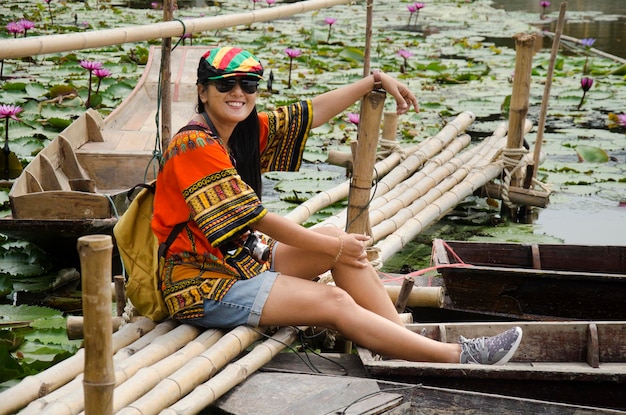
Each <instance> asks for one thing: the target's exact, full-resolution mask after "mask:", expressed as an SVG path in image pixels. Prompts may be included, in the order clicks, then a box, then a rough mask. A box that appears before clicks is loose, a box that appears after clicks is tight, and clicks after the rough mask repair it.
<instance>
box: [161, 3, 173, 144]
mask: <svg viewBox="0 0 626 415" xmlns="http://www.w3.org/2000/svg"><path fill="white" fill-rule="evenodd" d="M174 4H175V0H165V1H164V2H163V21H164V22H171V21H172V19H173V17H174ZM171 50H172V38H171V37H164V38H163V39H161V76H160V79H159V81H160V85H159V88H160V90H161V99H160V102H159V104H160V106H161V114H160V118H161V146H162V148H163V150H165V149H166V148H167V146H168V144H169V142H170V138H171V134H172V100H171V92H170V91H171V88H170V80H171V78H172V68H171V57H172V56H171ZM158 116H159V114H157V117H158Z"/></svg>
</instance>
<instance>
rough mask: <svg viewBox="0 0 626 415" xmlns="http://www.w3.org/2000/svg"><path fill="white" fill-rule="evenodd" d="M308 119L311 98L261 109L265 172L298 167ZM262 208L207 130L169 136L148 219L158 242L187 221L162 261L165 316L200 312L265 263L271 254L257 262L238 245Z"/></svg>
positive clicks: (181, 316)
mask: <svg viewBox="0 0 626 415" xmlns="http://www.w3.org/2000/svg"><path fill="white" fill-rule="evenodd" d="M311 120H312V107H311V102H310V101H302V102H298V103H294V104H291V105H288V106H283V107H279V108H277V109H276V110H275V111H269V112H261V113H259V124H260V149H261V169H262V171H263V172H265V171H272V170H275V171H276V170H279V171H294V170H297V169H299V168H300V164H301V162H302V154H303V152H304V148H305V144H306V139H307V138H308V133H309V131H310V128H311ZM266 213H267V210H266V209H265V207H263V205H262V204H261V201H260V200H259V198H258V197H257V196H256V194H255V193H254V190H252V188H251V187H250V186H248V185H247V184H246V183H245V182H244V181H243V180H242V179H241V177H240V176H239V175H238V174H237V170H236V169H235V167H234V166H233V163H232V161H231V158H230V156H229V154H228V153H227V152H226V149H225V148H224V147H223V146H222V145H221V143H220V141H219V138H218V137H216V136H215V135H213V133H212V132H210V131H208V130H205V129H201V127H198V128H197V129H196V128H184V129H181V131H179V132H178V133H177V134H176V135H175V136H174V137H173V138H172V140H171V141H170V144H169V146H168V148H167V149H166V151H165V152H164V154H163V159H162V161H161V168H160V171H159V175H158V177H157V187H156V193H155V199H154V216H153V219H152V230H153V231H154V233H155V235H156V236H157V239H158V240H159V243H161V242H163V241H165V240H166V239H167V237H168V235H169V234H170V232H171V230H172V228H173V227H174V226H175V225H176V224H178V223H181V222H187V226H185V228H184V229H183V230H182V232H180V234H178V236H177V237H176V239H175V240H174V242H173V243H172V245H171V246H170V249H169V251H168V254H167V256H166V259H165V261H164V263H163V264H162V272H161V289H162V291H163V296H164V299H165V303H166V304H167V307H168V309H169V312H170V315H172V316H173V317H174V318H177V319H189V318H198V317H202V313H203V302H204V299H205V298H209V299H221V298H222V297H223V296H224V295H225V294H226V292H227V291H228V289H229V288H230V287H231V286H232V284H233V283H234V282H235V281H236V280H237V279H244V278H252V277H254V276H255V275H258V274H259V273H261V272H263V271H265V270H267V269H268V268H269V263H270V261H271V258H270V260H268V261H267V262H266V263H261V262H257V261H256V260H254V259H253V258H252V257H250V256H249V255H248V254H247V253H246V251H245V250H244V249H242V248H241V247H240V246H239V245H241V243H242V240H243V239H242V238H243V236H242V235H243V234H244V233H245V232H246V231H247V230H248V228H249V226H250V225H251V224H254V223H255V222H257V221H259V220H260V219H261V218H263V216H265V214H266ZM267 243H268V244H270V245H272V244H273V241H267ZM220 247H221V248H222V249H220ZM225 247H227V248H225Z"/></svg>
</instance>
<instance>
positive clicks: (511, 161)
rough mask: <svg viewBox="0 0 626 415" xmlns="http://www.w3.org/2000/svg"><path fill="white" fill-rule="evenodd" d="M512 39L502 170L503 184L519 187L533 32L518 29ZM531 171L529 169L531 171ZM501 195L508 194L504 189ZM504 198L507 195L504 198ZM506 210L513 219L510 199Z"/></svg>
mask: <svg viewBox="0 0 626 415" xmlns="http://www.w3.org/2000/svg"><path fill="white" fill-rule="evenodd" d="M513 38H514V39H515V50H516V55H515V77H514V78H513V91H512V93H511V106H510V109H509V129H508V136H507V144H506V148H505V149H504V152H503V157H504V174H505V175H506V176H507V177H506V178H505V181H506V182H508V183H507V185H506V188H507V189H509V188H513V187H523V184H524V175H525V172H526V169H525V168H521V167H524V166H519V165H518V163H519V162H520V160H521V159H522V157H523V156H524V150H523V145H524V124H525V123H526V114H527V113H528V101H529V97H530V82H531V72H532V61H533V53H534V50H535V40H536V38H537V36H536V34H534V33H518V34H516V35H515V36H513ZM531 174H532V172H531ZM503 197H507V198H508V191H507V194H506V195H503ZM507 200H508V199H507ZM507 206H508V207H509V214H510V216H511V217H512V218H513V219H517V217H518V212H517V209H515V208H514V205H512V204H511V203H510V202H509V203H507Z"/></svg>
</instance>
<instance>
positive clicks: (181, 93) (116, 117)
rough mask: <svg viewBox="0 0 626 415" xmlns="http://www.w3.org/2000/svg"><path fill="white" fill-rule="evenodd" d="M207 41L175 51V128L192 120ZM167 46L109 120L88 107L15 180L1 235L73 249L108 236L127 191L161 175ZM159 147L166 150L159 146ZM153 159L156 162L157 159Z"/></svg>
mask: <svg viewBox="0 0 626 415" xmlns="http://www.w3.org/2000/svg"><path fill="white" fill-rule="evenodd" d="M205 51H206V46H195V47H194V46H179V47H177V48H176V49H174V50H173V51H172V56H171V62H172V64H171V102H172V111H171V118H172V130H173V131H176V129H178V128H179V127H181V126H182V125H184V124H185V123H186V122H187V120H188V119H189V118H190V117H191V115H192V113H193V111H194V105H195V103H196V96H197V95H196V86H195V82H196V67H197V62H198V61H199V59H200V56H201V55H202V53H204V52H205ZM160 55H161V50H160V48H158V47H154V46H153V47H152V49H151V51H150V55H149V60H148V62H147V64H146V68H145V70H144V73H143V75H142V77H141V78H140V80H139V81H138V83H137V86H136V87H135V88H134V90H133V91H132V92H131V94H130V95H129V96H128V98H126V99H125V100H124V101H123V102H122V104H121V105H120V106H119V107H117V108H116V109H115V110H114V111H113V112H111V114H109V115H108V116H107V117H106V118H105V119H104V120H103V119H102V117H101V116H100V114H99V113H98V112H97V111H95V110H92V109H89V110H87V111H86V112H85V113H84V114H83V115H81V116H80V117H79V118H78V119H76V120H75V121H74V122H73V123H72V124H71V125H70V126H69V127H67V128H66V129H65V130H63V131H62V132H61V133H60V134H59V135H58V136H57V137H56V138H55V139H54V140H53V141H52V142H51V143H50V144H49V145H48V146H46V147H45V148H44V149H43V150H42V151H41V152H40V153H39V154H38V155H37V156H36V157H35V158H34V159H33V160H32V161H31V162H30V163H29V164H28V166H27V167H26V168H25V169H24V171H23V172H22V174H21V175H20V176H19V177H18V178H17V179H16V181H15V183H14V184H13V186H12V188H11V191H10V192H9V200H10V203H11V215H10V216H7V217H3V218H0V233H3V234H5V235H8V236H11V237H15V238H18V239H23V240H28V241H31V242H34V243H35V244H37V245H39V246H40V247H42V248H43V249H44V250H46V251H48V252H51V253H52V254H54V253H59V254H67V252H68V251H67V249H68V248H67V245H68V244H71V247H69V249H71V251H70V252H74V251H75V250H76V239H77V238H78V237H80V236H83V235H87V234H94V233H105V234H110V233H111V231H112V229H113V226H114V225H115V223H116V221H117V217H118V216H119V215H121V214H122V213H123V211H124V210H125V200H124V198H125V194H126V191H127V190H128V189H129V188H131V187H132V186H134V185H136V184H137V183H141V182H144V181H146V180H152V179H154V178H155V174H156V169H157V168H158V166H157V165H156V163H155V160H153V154H154V150H155V141H156V139H157V131H158V129H159V128H160V127H158V126H157V125H156V122H155V116H156V114H157V111H158V108H159V105H158V96H159V94H158V89H159V70H160V65H161V56H160ZM158 148H160V147H158ZM151 163H152V164H151Z"/></svg>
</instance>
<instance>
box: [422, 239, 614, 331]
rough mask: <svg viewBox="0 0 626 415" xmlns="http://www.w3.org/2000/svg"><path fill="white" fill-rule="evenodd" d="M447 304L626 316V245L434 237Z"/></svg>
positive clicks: (555, 315)
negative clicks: (482, 240) (529, 242)
mask: <svg viewBox="0 0 626 415" xmlns="http://www.w3.org/2000/svg"><path fill="white" fill-rule="evenodd" d="M433 262H434V264H435V266H436V267H438V271H439V273H440V274H441V276H442V277H443V281H444V286H445V289H446V294H447V304H446V307H449V308H452V309H459V310H466V311H475V312H480V313H489V314H492V315H499V316H509V317H515V318H524V319H526V318H528V319H541V320H547V319H582V320H626V307H624V305H625V304H626V246H593V245H565V244H563V245H558V244H554V245H552V244H516V243H491V242H460V241H443V240H441V239H436V240H434V241H433Z"/></svg>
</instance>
